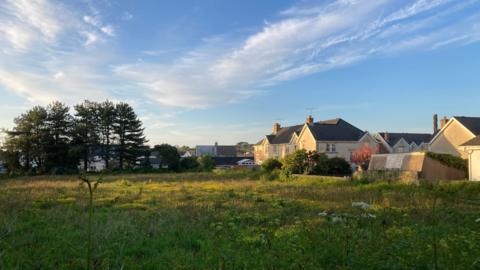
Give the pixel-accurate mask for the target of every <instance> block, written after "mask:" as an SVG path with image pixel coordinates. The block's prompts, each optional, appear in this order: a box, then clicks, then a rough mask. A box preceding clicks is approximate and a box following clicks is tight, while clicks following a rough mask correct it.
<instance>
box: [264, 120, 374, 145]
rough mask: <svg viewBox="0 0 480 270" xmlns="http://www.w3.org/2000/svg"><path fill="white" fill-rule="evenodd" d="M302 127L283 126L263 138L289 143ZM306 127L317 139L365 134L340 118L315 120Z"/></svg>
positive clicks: (346, 138) (355, 137) (354, 138)
mask: <svg viewBox="0 0 480 270" xmlns="http://www.w3.org/2000/svg"><path fill="white" fill-rule="evenodd" d="M303 127H304V125H296V126H290V127H284V128H281V129H280V130H279V131H278V132H277V134H271V135H267V136H266V137H265V138H266V139H267V140H268V142H269V143H270V144H285V143H289V142H290V140H291V139H292V136H293V135H294V134H296V135H300V132H301V131H302V129H303ZM308 128H309V129H310V131H311V132H312V134H313V136H314V138H315V140H317V141H358V140H360V139H361V138H362V137H363V136H364V135H365V134H366V132H365V131H362V130H360V129H359V128H357V127H355V126H353V125H351V124H350V123H348V122H347V121H345V120H343V119H341V118H336V119H331V120H326V121H319V122H315V123H313V124H311V125H309V126H308ZM262 142H263V140H261V141H260V142H258V144H261V143H262Z"/></svg>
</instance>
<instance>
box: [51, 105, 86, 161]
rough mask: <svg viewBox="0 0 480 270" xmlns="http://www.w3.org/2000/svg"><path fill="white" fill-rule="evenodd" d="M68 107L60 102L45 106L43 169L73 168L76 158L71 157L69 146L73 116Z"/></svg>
mask: <svg viewBox="0 0 480 270" xmlns="http://www.w3.org/2000/svg"><path fill="white" fill-rule="evenodd" d="M69 110H70V108H69V107H68V106H66V105H65V104H63V103H61V102H57V101H56V102H52V103H51V104H50V105H48V107H47V117H46V122H45V128H46V132H47V133H48V137H47V138H45V144H46V146H45V152H46V160H45V170H46V171H51V170H52V169H53V168H57V169H61V170H63V169H65V168H74V167H75V166H76V163H77V161H78V160H77V159H75V158H73V159H72V158H71V156H70V155H69V148H70V142H71V135H72V127H73V118H72V116H71V115H70V114H69Z"/></svg>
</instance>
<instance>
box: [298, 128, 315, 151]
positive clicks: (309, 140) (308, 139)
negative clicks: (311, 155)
mask: <svg viewBox="0 0 480 270" xmlns="http://www.w3.org/2000/svg"><path fill="white" fill-rule="evenodd" d="M297 145H298V149H305V150H307V151H318V146H317V142H316V140H315V137H313V134H312V132H310V129H309V128H306V127H304V130H303V132H302V133H301V134H300V137H298V139H297Z"/></svg>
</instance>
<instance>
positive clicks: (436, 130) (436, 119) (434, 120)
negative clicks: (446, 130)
mask: <svg viewBox="0 0 480 270" xmlns="http://www.w3.org/2000/svg"><path fill="white" fill-rule="evenodd" d="M437 132H438V114H434V115H433V134H437Z"/></svg>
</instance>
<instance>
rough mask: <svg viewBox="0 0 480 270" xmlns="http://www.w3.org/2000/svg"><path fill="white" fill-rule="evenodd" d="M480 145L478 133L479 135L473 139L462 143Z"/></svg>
mask: <svg viewBox="0 0 480 270" xmlns="http://www.w3.org/2000/svg"><path fill="white" fill-rule="evenodd" d="M478 145H480V135H478V136H477V137H475V138H473V139H471V140H470V141H468V142H466V143H464V144H462V145H460V146H478Z"/></svg>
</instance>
